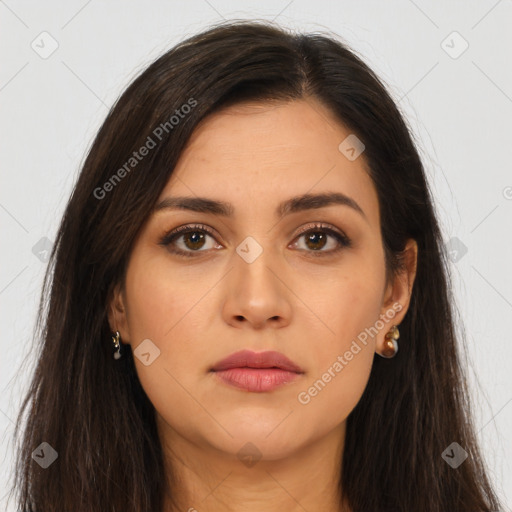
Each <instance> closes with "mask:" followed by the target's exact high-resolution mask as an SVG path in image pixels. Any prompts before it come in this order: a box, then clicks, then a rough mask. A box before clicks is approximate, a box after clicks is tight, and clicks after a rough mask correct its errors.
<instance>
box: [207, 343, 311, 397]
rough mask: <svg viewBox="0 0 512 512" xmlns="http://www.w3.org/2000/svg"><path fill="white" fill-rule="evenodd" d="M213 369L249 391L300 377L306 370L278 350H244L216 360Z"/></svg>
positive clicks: (276, 386) (219, 375) (273, 386)
mask: <svg viewBox="0 0 512 512" xmlns="http://www.w3.org/2000/svg"><path fill="white" fill-rule="evenodd" d="M210 372H213V373H215V375H216V376H217V377H218V378H220V379H221V380H222V381H223V382H224V383H226V384H228V385H230V386H233V387H236V388H238V389H243V390H245V391H249V392H255V393H263V392H268V391H272V390H274V389H276V388H278V387H281V386H283V385H284V384H288V383H290V382H293V381H294V380H296V379H298V378H299V377H300V376H301V375H303V374H304V371H303V370H302V368H300V367H299V366H298V365H297V364H295V363H294V362H293V361H291V360H290V359H288V358H287V357H286V356H285V355H284V354H281V353H279V352H273V351H267V352H258V353H257V352H252V351H250V350H242V351H240V352H235V353H234V354H231V355H230V356H228V357H227V358H225V359H223V360H222V361H219V362H218V363H216V364H215V365H214V366H213V367H212V368H211V369H210Z"/></svg>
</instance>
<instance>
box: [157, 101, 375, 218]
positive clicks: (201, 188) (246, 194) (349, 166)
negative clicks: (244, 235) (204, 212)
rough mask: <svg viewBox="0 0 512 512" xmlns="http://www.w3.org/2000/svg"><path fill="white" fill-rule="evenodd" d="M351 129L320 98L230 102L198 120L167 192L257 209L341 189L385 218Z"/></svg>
mask: <svg viewBox="0 0 512 512" xmlns="http://www.w3.org/2000/svg"><path fill="white" fill-rule="evenodd" d="M349 135H351V132H350V130H349V129H348V128H346V127H345V126H344V125H343V124H341V123H340V122H339V121H338V120H336V119H335V118H334V117H333V115H332V113H331V112H330V111H329V110H328V109H326V108H325V107H324V106H323V105H322V104H321V103H319V102H317V101H316V100H314V99H307V100H295V101H291V102H287V103H275V102H273V103H268V102H266V103H244V104H240V105H235V106H232V107H228V108H226V109H224V110H222V111H220V112H217V113H215V114H212V115H210V116H209V117H207V118H206V119H204V120H203V121H202V122H201V123H200V124H199V125H198V126H197V127H196V129H195V131H194V133H193V134H192V136H191V138H190V140H189V141H188V144H187V146H186V147H185V149H184V151H183V152H182V155H181V157H180V159H179V161H178V163H177V165H176V167H175V169H174V171H173V174H172V176H171V178H170V179H169V182H168V183H167V185H166V187H165V188H164V190H163V192H162V194H161V197H160V199H162V198H165V197H169V196H190V197H194V196H201V197H211V198H212V199H217V200H225V201H229V202H230V203H233V204H234V206H235V210H236V211H235V214H236V213H237V212H240V214H242V213H243V212H244V211H245V212H246V213H247V214H248V215H255V214H256V211H258V212H260V213H261V212H262V211H263V209H267V208H268V209H269V210H270V209H272V213H273V212H274V209H275V205H276V204H277V203H281V202H282V201H283V199H286V198H288V197H291V196H298V195H303V194H305V193H309V194H316V193H326V192H339V193H342V194H345V195H347V196H349V197H351V198H353V199H354V200H355V201H356V202H357V203H358V204H359V205H360V206H361V207H362V208H363V209H364V211H365V213H366V215H367V217H368V219H369V220H370V221H371V222H376V223H377V224H378V198H377V195H376V191H375V188H374V186H373V182H372V180H371V178H370V176H369V175H368V172H367V166H366V162H365V160H364V157H363V155H364V153H363V154H362V155H361V156H360V157H359V158H356V159H355V160H350V159H348V158H347V156H345V154H344V153H343V152H342V151H340V149H339V146H340V143H342V142H343V141H344V140H345V139H346V138H347V137H348V136H349Z"/></svg>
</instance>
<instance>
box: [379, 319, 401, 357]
mask: <svg viewBox="0 0 512 512" xmlns="http://www.w3.org/2000/svg"><path fill="white" fill-rule="evenodd" d="M399 337H400V332H399V331H398V326H396V325H393V326H392V327H391V329H390V330H389V332H388V333H387V334H386V336H385V338H384V349H383V350H382V354H379V355H380V356H381V357H384V358H386V359H389V358H391V357H395V356H396V353H397V352H398V343H397V341H396V340H397V339H398V338H399Z"/></svg>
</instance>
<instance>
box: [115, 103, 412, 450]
mask: <svg viewBox="0 0 512 512" xmlns="http://www.w3.org/2000/svg"><path fill="white" fill-rule="evenodd" d="M349 136H350V138H349V139H348V140H345V139H347V137H349ZM354 140H355V139H353V136H351V133H350V131H348V130H347V129H346V128H344V127H343V126H342V125H341V124H339V123H338V122H337V121H336V120H335V119H334V118H333V117H332V115H331V114H330V112H329V111H328V110H326V109H325V108H324V107H323V106H322V105H321V104H320V103H318V102H317V101H315V100H312V99H308V100H300V101H293V102H290V103H286V104H285V103H281V104H269V103H266V104H244V105H238V106H235V107H230V108H228V109H226V110H224V111H222V112H220V113H217V114H214V115H212V116H210V117H208V118H207V119H206V120H205V121H204V122H203V123H202V124H201V125H200V126H199V127H198V128H197V129H196V131H195V132H194V134H193V137H192V139H191V140H190V142H189V144H188V146H187V148H186V150H185V151H184V152H183V154H182V157H181V159H180V160H179V162H178V164H177V166H176V168H175V170H174V172H173V175H172V177H171V179H170V180H169V182H168V183H167V185H166V186H165V188H164V190H163V191H162V194H161V196H160V198H159V201H158V204H159V206H160V207H157V208H156V209H155V211H154V212H152V214H151V216H150V218H149V220H148V222H147V223H146V224H145V226H144V228H143V230H142V232H141V234H140V237H139V238H138V240H137V241H136V244H135V246H134V249H133V252H132V254H131V258H130V260H129V265H128V269H127V275H126V281H125V287H124V290H123V291H121V292H119V289H118V290H117V292H116V294H115V298H114V301H113V306H114V308H113V311H114V312H115V314H114V315H113V316H112V315H111V316H110V322H111V327H112V329H118V330H119V331H120V333H121V339H122V341H123V342H124V343H129V344H131V348H132V350H133V351H134V354H135V356H136V357H135V364H136V370H137V373H138V376H139V379H140V382H141V384H142V386H143V388H144V390H145V392H146V394H147V396H148V397H149V399H150V400H151V402H152V403H153V404H154V406H155V409H156V411H157V420H158V424H159V428H160V429H162V430H161V432H162V435H163V436H164V437H165V438H166V439H169V440H176V442H178V440H179V441H181V442H186V443H189V444H191V445H194V446H196V447H200V448H201V449H203V450H210V451H211V453H217V454H218V453H220V452H223V453H225V454H231V455H235V454H238V453H239V452H240V450H241V453H242V454H243V453H244V450H246V451H248V452H251V450H253V451H254V452H255V454H254V456H256V457H259V456H261V457H263V459H268V460H275V459H278V458H281V457H286V456H288V455H291V454H292V453H294V452H295V451H297V450H299V449H301V448H305V447H306V446H307V445H311V444H312V443H314V442H318V441H319V440H321V439H324V438H327V436H328V434H331V437H333V435H334V437H336V438H338V439H341V438H342V436H343V434H344V426H345V420H346V418H347V416H348V415H349V413H350V412H351V411H352V409H353V408H354V407H355V405H356V404H357V402H358V401H359V399H360V397H361V395H362V393H363V390H364V388H365V386H366V384H367V381H368V378H369V375H370V370H371V367H372V361H373V358H374V354H375V352H376V351H380V350H381V349H382V346H383V341H384V335H385V334H386V333H387V332H388V331H389V328H390V327H391V325H394V324H396V325H398V324H399V323H400V321H401V319H402V318H403V316H404V315H405V312H406V309H407V306H408V304H409V296H410V295H409V294H410V289H411V286H412V280H413V279H414V273H413V272H412V273H410V274H409V275H406V276H402V277H403V279H398V278H397V279H395V280H394V281H392V282H390V283H386V281H385V264H384V251H383V245H382V239H381V234H380V219H379V207H378V198H377V194H376V191H375V189H374V186H373V184H372V181H371V179H370V177H369V176H368V174H367V170H366V167H365V165H366V164H365V160H364V151H363V153H362V154H361V155H360V156H359V157H358V152H359V151H360V150H361V149H362V147H361V146H358V144H357V140H356V141H355V142H354ZM344 141H345V142H344ZM340 144H341V146H340ZM351 148H353V151H352V150H351ZM331 194H338V196H337V198H338V201H331V202H329V201H327V200H326V199H325V197H322V196H327V195H331ZM317 195H318V196H319V198H318V199H317V200H315V199H314V197H315V196H317ZM304 196H306V197H309V199H307V200H306V199H303V197H304ZM178 197H180V198H187V199H194V200H195V201H196V205H199V198H202V199H203V198H204V199H207V200H208V201H209V202H210V203H209V204H210V205H213V203H214V202H215V203H217V202H219V203H223V205H225V206H223V207H222V209H226V210H227V212H221V208H220V207H219V206H216V207H215V208H214V210H215V212H213V213H212V212H211V211H207V210H210V208H205V207H204V206H203V207H199V208H197V210H198V211H193V210H192V209H188V208H177V207H171V199H174V198H178ZM292 198H295V199H293V200H292ZM283 204H284V205H285V207H284V208H281V205H283ZM200 210H202V211H200ZM224 213H228V214H226V215H225V214H224ZM185 226H188V227H189V228H190V230H189V231H188V232H186V231H185V232H181V233H178V234H177V235H176V236H174V237H169V236H167V235H168V233H169V232H171V231H173V230H175V229H176V228H180V227H185ZM337 235H339V238H337ZM166 237H167V239H166V240H165V244H164V242H162V240H163V239H165V238H166ZM411 247H412V253H413V255H414V256H415V246H414V245H412V246H411ZM414 259H415V258H414ZM405 342H407V340H405ZM240 350H249V351H252V352H256V353H261V352H264V351H275V352H279V353H281V354H283V355H285V356H286V357H287V358H288V359H290V360H291V361H292V362H293V363H294V364H295V365H296V367H298V368H300V373H295V372H290V371H286V370H284V369H280V370H279V369H276V368H274V369H273V370H272V369H268V368H267V369H262V368H261V366H265V365H264V364H262V360H259V361H257V363H256V366H258V363H259V366H260V368H259V369H257V368H252V369H248V368H245V369H241V368H238V369H232V370H229V371H228V370H226V371H220V370H219V371H212V368H214V367H215V365H216V364H217V363H218V362H219V361H221V360H223V359H224V358H226V357H227V356H229V355H231V354H233V353H235V352H238V351H240ZM390 364H391V363H390ZM236 365H238V366H239V367H242V366H244V361H243V360H239V361H238V363H235V366H236ZM249 442H250V443H252V445H254V446H252V445H247V444H246V443H249ZM219 451H220V452H219ZM239 456H240V454H239Z"/></svg>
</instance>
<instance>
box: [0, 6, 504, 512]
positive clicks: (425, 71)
mask: <svg viewBox="0 0 512 512" xmlns="http://www.w3.org/2000/svg"><path fill="white" fill-rule="evenodd" d="M222 18H226V19H233V18H239V19H252V18H257V19H266V20H274V21H276V22H278V23H280V24H281V25H283V26H285V27H289V28H293V29H298V30H303V31H322V32H331V33H334V34H336V35H338V36H339V37H340V38H342V40H344V41H345V42H346V43H348V44H349V45H350V46H351V48H352V49H353V50H355V51H356V53H357V54H359V55H360V56H361V57H362V58H363V59H364V60H365V61H366V62H367V63H368V64H369V65H370V67H372V68H373V69H374V70H375V71H376V73H377V74H378V75H379V77H380V78H381V79H382V80H383V81H384V82H385V83H386V84H387V86H388V89H389V90H390V92H391V94H392V96H393V97H394V99H395V100H396V102H397V103H398V105H399V108H400V109H401V111H402V112H403V113H404V115H405V116H406V118H407V121H408V123H409V125H410V126H411V129H412V131H413V134H414V136H415V138H416V140H417V144H418V148H419V150H420V154H421V156H422V158H423V161H424V164H425V167H426V170H427V173H428V176H429V179H430V182H431V185H432V189H433V191H434V194H435V196H436V206H437V209H438V212H439V215H440V219H441V223H442V226H443V230H444V237H445V243H446V244H447V247H448V249H449V251H450V255H451V259H452V261H451V270H452V274H453V279H454V292H455V296H456V299H457V304H458V308H459V310H460V319H461V322H463V326H464V330H465V333H466V338H467V347H468V361H467V365H468V378H469V384H470V386H471V390H472V398H473V402H474V404H475V423H476V425H477V431H478V439H479V441H480V443H481V445H482V447H483V452H484V456H485V459H486V462H487V464H488V466H489V468H490V474H491V478H492V479H493V480H494V482H495V485H496V488H497V490H498V493H499V494H500V496H501V497H502V499H504V501H505V503H507V505H508V506H509V507H510V504H511V503H512V371H511V370H510V368H511V363H512V355H511V354H512V343H511V342H512V337H511V335H510V320H511V318H512V275H511V272H510V263H511V262H512V241H511V237H512V229H511V224H512V222H511V220H512V173H511V163H510V162H511V156H512V155H511V146H512V139H511V135H512V133H511V132H512V130H511V127H510V120H511V119H512V67H511V65H510V63H511V61H512V59H511V53H512V52H511V50H512V31H511V30H510V27H511V26H512V1H511V0H500V1H496V0H482V1H475V0H472V1H462V0H460V1H453V0H452V1H445V2H435V1H433V0H430V1H426V0H415V1H412V0H393V1H356V0H350V1H336V2H334V1H327V0H315V1H306V0H292V1H290V0H258V1H245V2H235V1H233V0H191V1H189V2H186V3H185V2H178V1H176V0H172V1H167V2H166V1H153V2H142V1H133V0H130V1H126V0H124V1H121V0H117V1H108V2H107V1H103V2H102V1H100V0H89V1H87V0H73V1H60V2H58V1H45V2H38V1H35V0H32V1H25V2H22V1H16V0H6V1H0V22H1V32H0V34H1V39H2V41H1V45H0V52H1V63H2V65H1V67H0V101H1V105H2V117H1V133H0V140H1V143H2V144H1V162H2V167H1V169H2V171H1V172H2V174H1V188H0V225H1V230H2V231H1V236H2V247H3V250H2V251H1V252H0V258H1V266H0V313H1V326H2V330H1V338H0V390H1V393H0V432H1V433H2V445H1V449H0V457H1V461H2V462H1V473H0V507H1V508H2V510H5V507H6V506H5V494H6V492H7V489H8V487H7V485H8V484H10V480H9V479H10V478H11V476H12V468H13V466H12V461H13V456H14V446H13V444H12V432H13V427H14V420H15V417H16V414H17V411H18V409H19V405H20V400H21V397H22V396H23V392H24V391H25V389H26V386H27V384H28V382H29V377H30V372H29V369H30V368H32V366H30V365H29V366H28V367H27V368H28V369H27V370H25V371H24V372H22V373H19V374H18V369H19V366H20V364H21V362H22V359H23V358H24V357H29V358H30V359H31V360H32V361H33V360H34V359H35V357H36V356H37V355H38V354H37V353H29V347H30V346H31V345H30V343H31V339H32V331H33V328H34V321H35V315H36V308H37V304H38V300H39V292H40V287H41V284H42V278H43V273H44V270H45V267H46V262H45V259H46V257H47V254H48V250H49V248H51V244H52V241H53V240H54V238H55V233H56V230H57V227H58V223H59V221H60V217H61V215H62V213H63V209H64V206H65V204H66V201H67V199H68V196H69V194H70V191H71V187H72V185H73V183H74V181H75V179H76V177H77V173H78V171H79V168H80V165H81V164H82V163H83V159H84V156H85V154H86V151H87V149H88V148H89V146H90V143H91V142H92V138H93V136H94V134H95V133H96V131H97V130H98V129H99V127H100V124H101V122H102V121H103V119H104V117H105V116H106V114H107V112H108V109H109V108H110V106H111V105H112V104H113V103H114V101H115V100H116V98H117V97H118V95H119V94H120V93H121V92H122V91H123V90H124V89H125V87H126V86H127V85H128V84H129V83H130V81H131V79H133V78H134V77H135V76H136V74H138V73H139V72H140V71H141V70H142V69H143V68H144V67H145V66H146V65H147V64H149V63H150V62H151V61H152V60H154V59H155V58H156V57H157V56H158V55H160V54H161V53H163V52H164V51H165V50H167V49H169V48H170V47H171V46H173V45H174V44H175V43H177V42H178V41H181V40H182V39H184V38H185V37H188V36H190V35H192V34H194V33H196V32H199V31H201V30H203V29H204V28H206V27H207V26H209V25H210V24H211V23H214V22H218V21H220V20H221V19H222ZM389 199H390V201H392V200H393V198H389ZM36 352H37V350H36ZM32 364H33V363H32ZM105 389H106V392H108V386H107V385H106V386H105ZM41 441H43V440H41ZM34 448H35V447H34ZM79 456H80V454H77V457H79ZM439 457H441V453H440V454H439ZM454 471H455V470H454ZM2 505H3V506H2ZM9 505H10V506H9V509H8V511H9V512H14V511H15V508H14V505H13V502H12V501H11V502H10V504H9Z"/></svg>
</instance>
